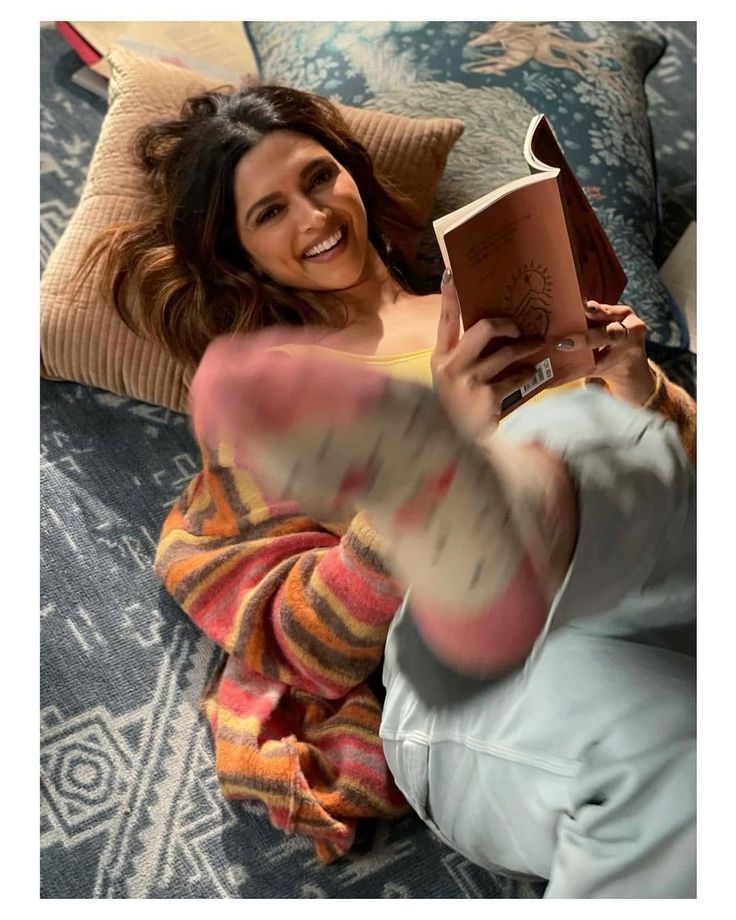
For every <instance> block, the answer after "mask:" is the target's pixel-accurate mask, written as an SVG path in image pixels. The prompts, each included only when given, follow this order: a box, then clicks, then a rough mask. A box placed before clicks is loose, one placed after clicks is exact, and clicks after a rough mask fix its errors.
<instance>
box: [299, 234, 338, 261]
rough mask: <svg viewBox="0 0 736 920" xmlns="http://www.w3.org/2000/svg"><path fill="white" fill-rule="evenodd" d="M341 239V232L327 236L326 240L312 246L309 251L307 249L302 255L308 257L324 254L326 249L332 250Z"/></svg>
mask: <svg viewBox="0 0 736 920" xmlns="http://www.w3.org/2000/svg"><path fill="white" fill-rule="evenodd" d="M341 239H342V230H338V231H337V233H333V235H332V236H328V237H327V239H326V240H324V241H323V242H321V243H319V244H318V245H317V246H313V247H312V248H311V249H308V250H307V251H306V252H305V253H304V255H305V257H308V256H317V255H319V254H320V253H321V252H324V251H325V250H327V249H332V247H333V246H336V245H337V244H338V243H339V242H340V240H341Z"/></svg>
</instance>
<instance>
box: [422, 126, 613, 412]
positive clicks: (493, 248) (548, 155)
mask: <svg viewBox="0 0 736 920" xmlns="http://www.w3.org/2000/svg"><path fill="white" fill-rule="evenodd" d="M524 158H525V159H526V161H527V163H528V165H529V170H530V172H531V175H529V176H524V177H522V178H521V179H516V180H515V181H513V182H509V183H507V184H506V185H503V186H501V187H500V188H497V189H495V191H492V192H490V193H489V194H487V195H484V196H483V197H482V198H478V199H477V200H476V201H473V202H471V203H470V204H467V205H465V206H464V207H462V208H459V209H458V210H457V211H453V212H452V213H451V214H446V215H445V216H444V217H440V218H439V219H438V220H436V221H434V224H433V226H434V231H435V234H436V236H437V241H438V243H439V247H440V250H441V252H442V257H443V259H444V262H445V266H446V267H447V268H450V269H451V270H452V275H453V279H454V282H455V288H456V290H457V295H458V300H459V302H460V312H461V315H462V320H463V327H464V328H465V329H466V330H467V329H469V328H470V327H471V326H472V325H473V323H475V322H477V321H478V320H479V319H481V318H482V317H484V316H486V317H497V316H507V317H510V318H511V319H513V321H514V322H515V323H516V325H517V326H519V328H520V329H521V330H522V334H527V335H534V334H537V335H543V336H545V339H546V341H545V343H544V345H542V347H541V348H540V349H539V351H538V352H535V354H534V355H532V356H530V357H529V358H526V359H524V362H523V363H524V364H529V363H531V364H534V366H535V368H536V370H537V373H536V375H535V377H534V380H533V381H532V382H531V383H530V384H526V385H525V386H524V387H523V388H522V389H520V390H517V391H516V392H515V393H512V394H511V395H510V396H508V397H506V399H505V400H504V403H503V406H502V409H503V412H504V413H508V412H509V411H511V410H512V409H514V408H517V407H518V406H520V405H521V404H522V403H523V402H525V401H526V400H527V399H528V398H530V397H531V396H532V395H533V394H534V393H535V392H537V391H538V390H539V389H541V388H542V387H546V386H555V385H559V384H561V383H566V382H568V381H570V380H573V379H574V378H576V377H582V376H585V375H587V374H592V373H594V371H595V359H594V357H593V352H592V351H589V350H586V351H580V352H578V351H576V352H564V351H559V350H557V349H556V348H555V343H556V342H557V341H559V339H560V338H564V337H565V336H567V335H571V334H573V333H579V332H585V330H586V329H587V323H586V319H585V313H584V304H585V303H586V302H587V301H588V300H597V301H598V302H599V303H608V304H616V303H618V302H619V298H620V297H621V294H622V293H623V290H624V288H625V287H626V275H625V274H624V271H623V269H622V268H621V265H620V264H619V261H618V259H617V257H616V253H615V252H614V251H613V247H612V246H611V243H610V241H609V239H608V237H607V236H606V233H605V231H604V229H603V227H602V226H601V225H600V223H599V221H598V218H597V217H596V215H595V212H594V211H593V208H592V207H591V205H590V203H589V202H588V199H587V198H586V196H585V192H584V191H583V190H582V188H581V187H580V183H579V182H578V180H577V179H576V178H575V175H574V173H573V171H572V170H571V168H570V166H569V164H568V162H567V160H566V159H565V155H564V153H563V152H562V149H561V148H560V145H559V144H558V143H557V140H556V139H555V136H554V134H553V132H552V127H551V125H550V123H549V121H548V120H547V119H546V117H545V116H544V115H537V116H536V117H535V118H533V119H532V121H531V124H530V125H529V130H528V131H527V134H526V140H525V142H524ZM501 344H505V343H504V342H501V343H498V345H497V346H496V347H500V345H501ZM490 350H493V349H490ZM511 370H513V368H511V369H510V370H509V372H511Z"/></svg>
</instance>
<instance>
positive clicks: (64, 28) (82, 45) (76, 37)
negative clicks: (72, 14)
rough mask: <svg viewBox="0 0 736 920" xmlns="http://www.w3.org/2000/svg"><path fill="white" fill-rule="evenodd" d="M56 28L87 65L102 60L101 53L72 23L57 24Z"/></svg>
mask: <svg viewBox="0 0 736 920" xmlns="http://www.w3.org/2000/svg"><path fill="white" fill-rule="evenodd" d="M56 28H57V30H58V32H59V34H60V35H61V36H62V37H63V38H64V39H66V41H67V43H68V44H69V45H71V47H72V48H73V49H74V50H75V51H76V52H77V54H78V55H79V57H80V58H81V59H82V61H84V63H85V64H87V65H89V66H91V65H92V64H96V63H97V62H98V61H101V60H102V55H101V54H100V52H99V51H98V50H97V49H96V48H93V47H92V45H90V43H89V42H88V41H87V39H86V38H83V37H82V36H81V35H80V33H79V32H77V30H76V29H75V28H74V26H73V25H71V23H68V22H57V23H56Z"/></svg>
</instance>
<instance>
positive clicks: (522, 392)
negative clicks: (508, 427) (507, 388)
mask: <svg viewBox="0 0 736 920" xmlns="http://www.w3.org/2000/svg"><path fill="white" fill-rule="evenodd" d="M554 375H555V374H554V371H553V370H552V362H551V361H550V360H549V358H545V359H544V361H540V362H539V364H537V365H536V367H535V368H534V376H533V377H532V379H531V380H529V381H528V382H527V383H525V384H524V385H523V386H521V387H519V389H518V390H514V392H513V393H509V395H508V396H507V397H506V398H505V399H504V400H503V402H502V403H501V411H502V412H505V411H506V409H509V408H510V407H511V406H513V405H514V403H517V402H519V400H520V399H523V398H524V397H525V396H526V395H527V394H528V393H531V392H532V391H533V390H536V389H537V387H541V385H542V384H543V383H546V382H547V381H548V380H551V379H552V378H553V377H554Z"/></svg>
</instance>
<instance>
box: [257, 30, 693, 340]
mask: <svg viewBox="0 0 736 920" xmlns="http://www.w3.org/2000/svg"><path fill="white" fill-rule="evenodd" d="M247 28H248V32H249V34H250V37H251V41H252V43H253V46H254V50H255V52H256V56H257V57H258V58H259V62H260V67H261V78H262V79H263V80H265V81H272V82H282V83H286V84H289V85H293V86H297V87H299V88H303V89H310V90H312V91H314V92H317V93H320V94H321V95H324V96H327V97H329V98H331V99H333V100H335V101H339V102H343V103H345V104H349V105H362V106H365V107H368V108H374V107H375V108H378V109H381V110H382V111H386V112H395V113H397V114H406V113H409V112H411V113H412V114H416V115H422V116H425V117H429V116H431V115H444V116H448V115H451V116H454V117H456V118H460V119H462V121H463V122H464V123H465V132H464V134H463V136H462V138H461V139H460V141H459V142H458V144H457V145H456V147H455V148H454V150H453V152H452V154H451V156H450V158H449V160H448V164H447V168H446V169H445V174H444V177H443V180H442V182H441V184H440V187H439V189H438V192H437V197H436V200H435V209H434V213H433V215H432V216H433V218H434V217H438V216H440V215H441V214H444V213H446V212H448V211H450V210H452V209H454V208H456V207H459V206H460V205H462V204H466V203H467V202H469V201H471V200H473V199H474V198H477V197H479V196H480V195H481V194H483V193H485V192H487V191H490V190H491V189H493V188H495V187H496V186H497V185H499V184H501V183H503V182H506V181H509V180H511V179H515V178H519V177H520V176H523V175H525V174H526V173H527V171H528V170H527V167H526V163H525V161H524V159H523V153H522V146H523V140H524V135H525V132H526V129H527V126H528V124H529V120H530V118H531V117H532V115H534V114H535V113H537V112H544V113H545V114H546V115H547V116H548V117H549V119H550V121H551V122H552V125H553V127H554V129H555V132H556V134H557V136H558V138H559V140H560V142H561V143H562V145H563V146H564V148H565V151H566V153H567V155H568V158H569V160H570V163H571V165H572V167H573V169H574V170H575V172H576V174H577V176H578V178H579V179H580V181H581V184H582V185H583V186H584V187H585V189H586V191H587V194H588V197H589V199H590V200H591V202H592V204H593V207H594V208H595V210H596V213H597V214H598V216H599V218H600V219H601V221H602V223H603V224H604V226H605V227H606V230H607V232H608V233H609V235H610V237H611V241H612V242H613V245H614V247H615V249H616V251H617V253H618V255H619V258H620V259H621V262H622V264H623V266H624V269H625V270H626V273H627V275H628V277H629V285H628V287H627V288H626V291H625V292H624V296H623V298H622V299H623V300H625V301H626V302H628V303H630V304H631V305H632V306H633V307H634V309H635V310H636V311H637V312H638V313H639V314H640V315H641V316H642V318H643V319H644V320H645V321H646V322H647V324H648V326H649V332H650V336H651V337H652V338H653V339H654V340H656V341H658V342H660V343H662V344H668V345H680V344H682V333H681V331H680V326H679V322H678V317H677V315H676V308H674V307H673V305H672V302H671V300H670V298H669V295H668V293H667V291H666V289H665V288H664V286H663V285H662V283H661V281H660V280H659V277H658V275H657V269H656V266H655V264H654V261H653V259H652V247H653V242H654V237H655V232H656V210H655V182H654V171H653V165H652V159H651V139H650V129H649V123H648V120H647V115H646V97H645V93H644V77H645V75H646V73H647V71H648V70H649V68H650V67H651V66H652V65H653V64H654V63H655V62H656V61H657V59H658V58H659V57H660V55H661V54H662V52H663V50H664V47H665V42H664V40H663V38H662V36H661V34H660V33H659V32H658V31H657V30H656V29H655V28H654V26H653V25H652V24H643V23H611V22H563V23H549V22H547V23H534V22H518V23H510V22H406V23H405V22H298V23H290V22H250V23H248V24H247ZM420 262H421V265H422V269H423V274H424V277H425V279H426V289H427V290H433V289H436V287H437V285H438V281H439V274H440V272H441V260H440V257H439V253H438V250H437V246H436V243H435V240H434V235H433V233H432V231H431V229H429V230H428V232H426V233H425V235H424V237H423V239H422V241H421V243H420Z"/></svg>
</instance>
